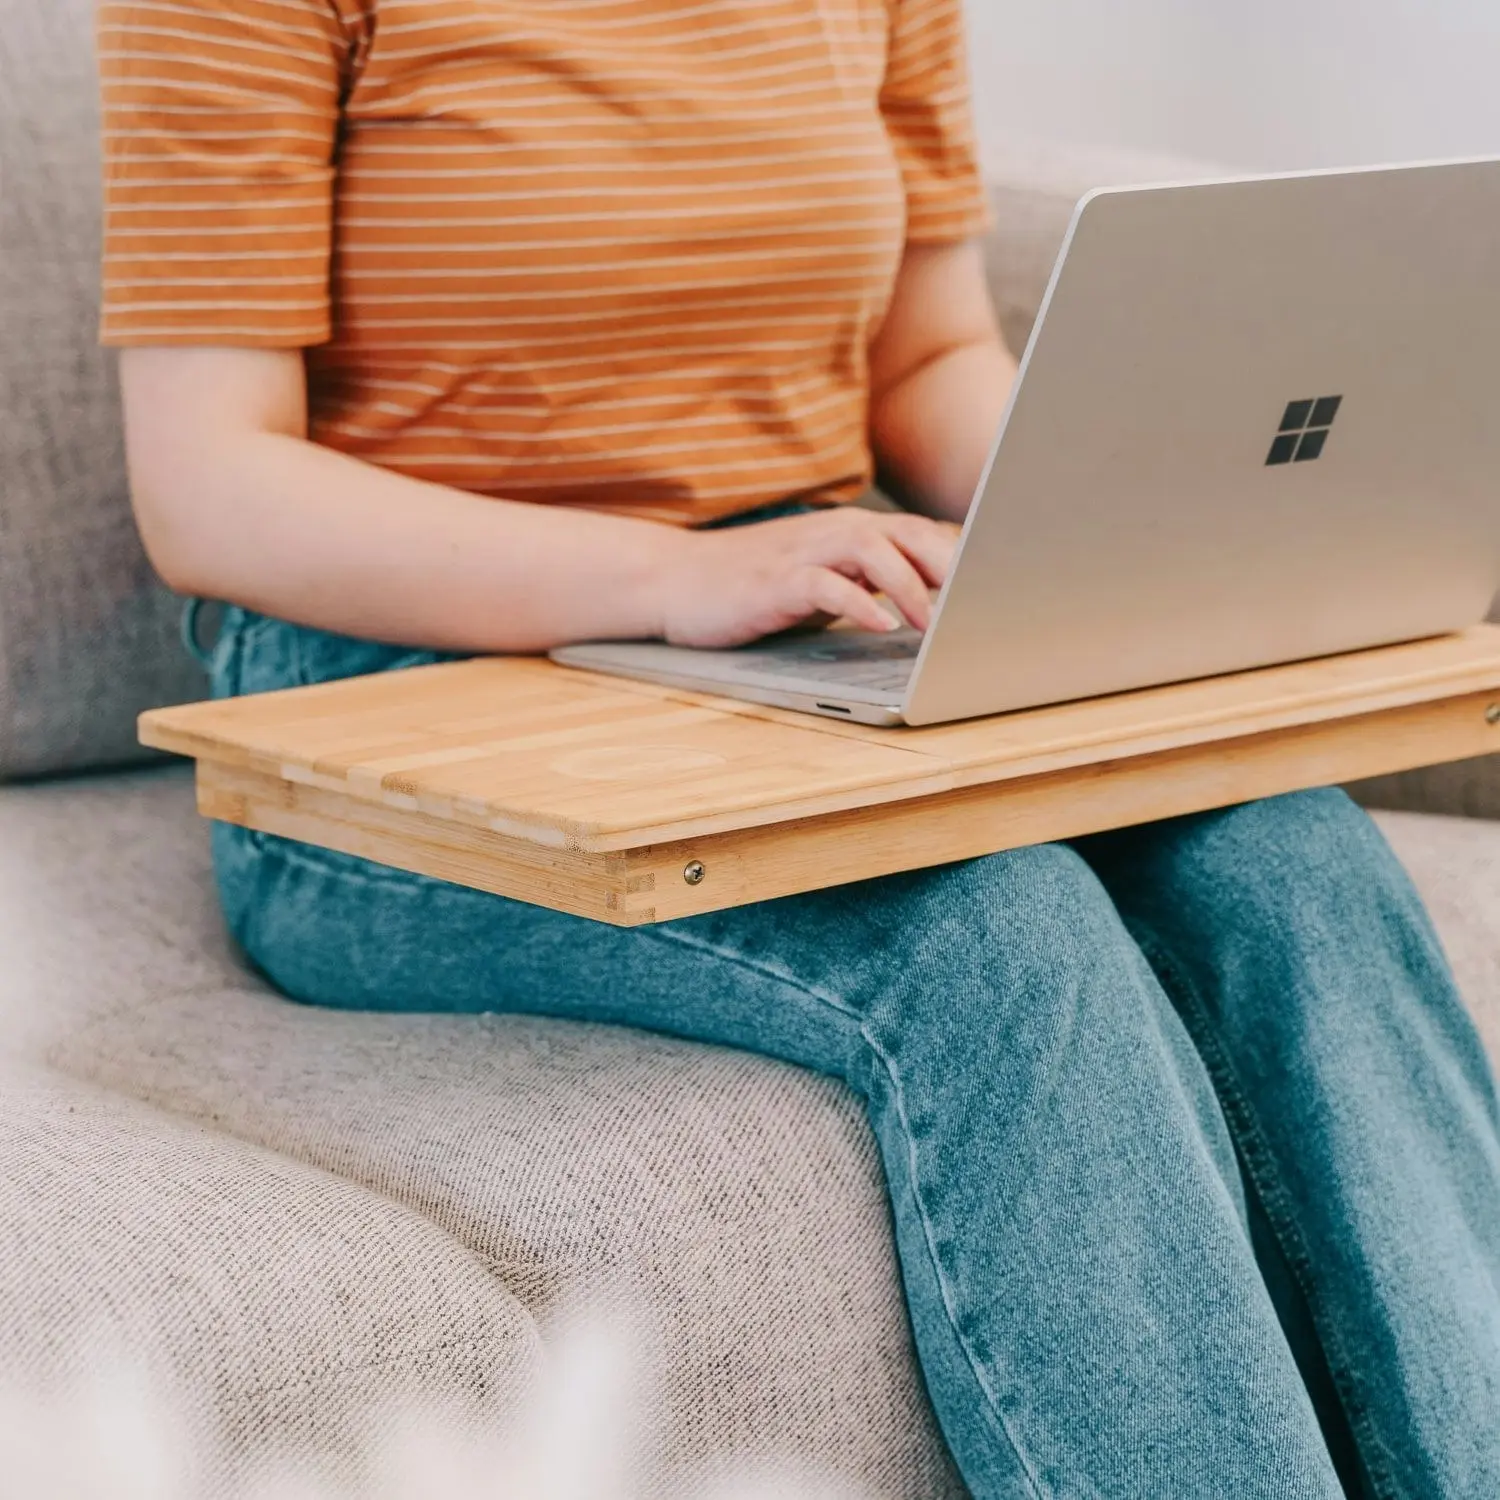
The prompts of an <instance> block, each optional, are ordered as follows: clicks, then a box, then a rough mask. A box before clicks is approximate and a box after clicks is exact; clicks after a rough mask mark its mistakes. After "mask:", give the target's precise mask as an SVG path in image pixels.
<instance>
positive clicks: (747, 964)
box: [640, 928, 1054, 1500]
mask: <svg viewBox="0 0 1500 1500" xmlns="http://www.w3.org/2000/svg"><path fill="white" fill-rule="evenodd" d="M640 935H641V936H642V937H649V938H653V939H655V940H656V941H657V942H670V943H678V944H681V945H682V946H683V947H687V948H692V949H694V950H695V951H697V952H699V953H706V954H709V955H711V956H712V957H714V958H717V959H718V960H719V961H720V962H722V963H727V964H731V965H733V966H735V967H736V968H740V969H743V970H744V971H745V972H747V973H750V974H754V975H756V976H757V977H759V978H761V979H769V980H773V981H774V982H776V983H777V984H783V985H786V986H787V987H788V988H790V989H794V990H796V991H798V992H799V993H801V994H803V995H805V996H807V997H808V998H809V999H810V1000H815V1001H817V1002H818V1003H819V1004H821V1005H825V1006H828V1007H829V1008H830V1009H832V1010H834V1011H837V1012H838V1013H839V1014H840V1015H842V1016H844V1017H846V1018H848V1019H850V1020H853V1021H855V1022H856V1023H857V1024H858V1027H859V1034H860V1038H861V1040H862V1041H863V1042H864V1044H865V1046H866V1047H867V1048H869V1050H870V1054H871V1055H872V1056H873V1057H874V1058H875V1059H876V1060H877V1061H878V1062H879V1064H880V1066H881V1067H882V1069H883V1070H884V1072H885V1074H886V1077H887V1078H888V1079H889V1080H890V1084H891V1088H892V1090H893V1091H894V1097H895V1104H896V1117H897V1119H898V1120H899V1122H900V1125H901V1134H902V1136H903V1138H904V1140H905V1142H906V1152H907V1170H908V1173H909V1175H910V1178H911V1193H912V1198H913V1200H914V1202H915V1204H916V1208H917V1215H918V1217H919V1219H920V1221H921V1224H922V1238H923V1241H924V1243H925V1245H926V1247H927V1255H928V1259H929V1261H930V1263H931V1265H932V1270H933V1274H934V1275H935V1276H936V1278H937V1283H938V1290H939V1292H940V1293H941V1294H942V1300H943V1312H944V1314H945V1315H946V1317H947V1319H948V1326H949V1328H951V1329H952V1331H953V1336H954V1338H955V1339H957V1340H958V1346H959V1348H960V1349H961V1350H962V1351H963V1355H964V1359H965V1360H966V1362H967V1363H968V1366H969V1368H970V1370H971V1371H972V1372H973V1375H974V1379H975V1382H976V1383H977V1384H978V1386H979V1389H980V1391H981V1392H982V1393H983V1395H984V1399H985V1401H986V1402H987V1403H988V1405H989V1408H990V1410H991V1411H992V1412H993V1413H994V1416H995V1419H996V1421H998V1422H999V1424H1000V1429H1001V1431H1002V1432H1003V1433H1004V1434H1005V1438H1006V1441H1007V1442H1008V1443H1009V1444H1010V1448H1011V1452H1012V1453H1013V1454H1014V1455H1015V1458H1016V1461H1017V1462H1018V1463H1019V1464H1020V1465H1021V1468H1022V1470H1023V1472H1024V1473H1025V1476H1026V1481H1027V1483H1028V1485H1029V1486H1030V1488H1031V1492H1032V1494H1033V1496H1034V1497H1036V1500H1054V1497H1053V1496H1052V1493H1051V1491H1049V1490H1048V1488H1047V1487H1046V1486H1045V1485H1044V1484H1043V1482H1042V1478H1041V1475H1040V1474H1039V1473H1038V1472H1037V1469H1036V1466H1035V1465H1034V1464H1033V1463H1032V1462H1031V1460H1030V1459H1029V1458H1028V1457H1027V1455H1026V1453H1025V1451H1024V1449H1023V1448H1022V1446H1021V1443H1020V1440H1019V1438H1018V1437H1017V1436H1016V1433H1015V1431H1014V1430H1013V1428H1012V1426H1011V1423H1010V1419H1009V1418H1008V1417H1007V1416H1006V1413H1005V1411H1004V1410H1003V1408H1002V1407H1001V1404H1000V1401H999V1398H998V1397H997V1396H996V1394H995V1392H994V1390H993V1389H992V1388H991V1385H990V1381H989V1379H988V1377H987V1375H986V1374H985V1371H984V1367H983V1363H982V1362H981V1361H980V1360H979V1358H978V1357H977V1356H976V1355H975V1353H974V1351H973V1349H972V1348H971V1347H970V1344H969V1340H968V1339H967V1338H966V1337H965V1335H964V1332H963V1330H962V1328H960V1326H959V1319H958V1315H957V1312H956V1311H955V1307H954V1293H953V1289H952V1286H951V1285H950V1283H949V1280H948V1277H947V1275H946V1274H945V1273H944V1270H943V1261H942V1256H941V1254H940V1252H939V1250H938V1245H937V1233H936V1230H935V1229H934V1228H933V1224H932V1219H931V1217H930V1216H929V1214H928V1211H927V1205H926V1203H925V1202H924V1201H923V1199H922V1192H921V1188H920V1186H919V1185H918V1176H917V1143H916V1137H915V1135H914V1134H913V1132H912V1128H911V1122H910V1119H909V1117H908V1115H907V1110H906V1094H905V1090H904V1089H903V1087H902V1084H901V1074H900V1071H899V1070H898V1069H897V1067H896V1062H895V1059H894V1058H893V1057H892V1056H891V1055H890V1053H888V1052H887V1051H886V1050H885V1048H884V1047H882V1046H881V1045H880V1043H879V1042H878V1041H877V1040H876V1039H875V1037H874V1036H873V1035H872V1034H871V1032H870V1029H869V1027H868V1026H867V1025H866V1023H865V1020H864V1018H863V1017H862V1016H861V1015H860V1014H859V1012H858V1011H857V1010H855V1009H854V1007H853V1006H851V1005H849V1004H848V1003H847V1002H846V1001H844V1000H842V999H840V998H839V997H838V996H837V995H834V994H831V993H829V992H828V991H825V990H821V989H818V988H817V987H815V986H813V985H810V984H808V983H806V981H804V980H801V979H798V978H797V977H796V976H795V975H791V974H787V973H785V972H783V971H781V970H778V969H776V968H774V967H773V966H771V965H769V964H764V963H760V962H757V961H756V960H755V959H751V958H747V957H746V956H745V955H744V954H742V953H736V952H735V951H734V950H732V949H728V948H724V947H722V946H720V945H718V944H715V943H711V942H707V941H704V940H703V939H700V938H695V937H692V936H690V935H688V934H687V933H684V932H677V931H673V930H671V929H669V928H643V929H641V931H640ZM887 1190H889V1184H887Z"/></svg>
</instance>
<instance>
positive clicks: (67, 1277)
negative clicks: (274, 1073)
mask: <svg viewBox="0 0 1500 1500" xmlns="http://www.w3.org/2000/svg"><path fill="white" fill-rule="evenodd" d="M0 1140H3V1141H4V1158H3V1170H0V1267H3V1270H0V1327H3V1328H4V1330H5V1336H4V1338H3V1340H0V1383H4V1385H5V1387H6V1388H7V1389H11V1388H18V1389H21V1390H26V1391H35V1390H38V1389H44V1388H46V1387H47V1386H49V1385H51V1384H53V1383H63V1382H71V1381H74V1380H77V1379H78V1378H79V1373H80V1372H81V1371H86V1370H90V1369H92V1370H94V1371H97V1372H98V1373H100V1374H104V1373H106V1372H107V1371H108V1370H109V1367H110V1366H111V1365H112V1364H113V1363H114V1362H116V1361H119V1362H121V1363H122V1364H123V1363H125V1362H126V1361H128V1363H129V1367H130V1368H132V1369H142V1368H144V1370H146V1371H149V1372H150V1373H151V1374H152V1375H153V1377H154V1379H155V1381H156V1382H157V1383H158V1384H159V1385H160V1387H161V1388H162V1390H163V1391H164V1392H168V1393H171V1394H172V1396H173V1397H174V1398H175V1399H176V1400H177V1401H178V1402H180V1403H181V1404H182V1406H183V1407H184V1408H185V1410H184V1415H185V1417H186V1418H187V1420H188V1422H189V1426H190V1431H191V1430H194V1429H196V1434H195V1435H196V1437H197V1442H196V1443H194V1444H193V1445H192V1446H193V1447H194V1448H195V1449H199V1450H201V1451H202V1452H204V1453H205V1454H206V1455H207V1456H209V1458H210V1462H211V1467H210V1468H209V1471H208V1472H205V1473H203V1474H201V1475H200V1476H199V1487H195V1492H197V1493H204V1494H207V1493H210V1492H213V1491H216V1490H217V1489H218V1488H219V1486H220V1485H222V1484H224V1483H226V1482H227V1481H228V1480H229V1479H230V1478H231V1477H232V1470H233V1468H234V1467H235V1465H236V1460H237V1456H239V1455H247V1454H250V1453H257V1452H259V1451H260V1450H261V1449H262V1447H263V1445H268V1444H269V1446H271V1447H272V1448H273V1449H280V1450H282V1451H283V1452H285V1453H286V1454H287V1455H288V1456H289V1457H302V1458H305V1457H307V1456H310V1455H312V1454H318V1455H323V1456H325V1457H326V1458H327V1459H328V1460H331V1461H332V1462H333V1463H334V1464H335V1466H336V1467H338V1468H342V1469H344V1470H345V1472H346V1474H348V1477H354V1474H353V1473H351V1472H350V1470H351V1469H352V1468H353V1466H354V1464H355V1463H356V1461H357V1455H358V1454H359V1453H360V1451H361V1450H362V1449H363V1448H364V1446H365V1445H366V1444H367V1443H368V1441H369V1439H370V1436H371V1434H370V1431H369V1424H370V1423H371V1422H372V1421H374V1420H375V1419H376V1417H377V1414H378V1413H381V1412H382V1411H385V1410H388V1409H393V1408H399V1409H401V1410H402V1411H404V1412H421V1411H423V1410H431V1411H434V1412H438V1413H441V1414H442V1415H443V1416H444V1417H458V1416H461V1417H465V1418H468V1419H470V1420H481V1421H487V1422H490V1423H496V1422H498V1421H502V1420H504V1419H505V1418H507V1417H509V1416H510V1415H511V1414H512V1413H513V1411H514V1410H515V1408H516V1407H517V1406H518V1405H519V1404H520V1400H521V1398H522V1397H523V1396H524V1394H525V1392H526V1390H527V1388H528V1386H529V1385H530V1384H531V1383H532V1382H533V1381H534V1380H535V1378H536V1374H537V1371H538V1369H539V1367H540V1360H541V1341H540V1338H539V1336H538V1333H537V1330H536V1327H535V1325H534V1323H533V1321H532V1319H531V1317H530V1316H529V1315H528V1314H527V1313H526V1312H525V1310H524V1309H523V1308H522V1307H521V1306H520V1304H519V1303H518V1302H517V1301H516V1299H515V1298H514V1297H513V1296H511V1294H510V1293H509V1292H508V1291H507V1290H506V1288H505V1285H504V1282H503V1280H502V1279H501V1278H500V1277H498V1276H496V1275H495V1273H494V1271H493V1269H492V1268H491V1267H490V1266H489V1265H488V1264H487V1263H486V1261H485V1259H484V1258H483V1256H481V1255H476V1254H475V1253H474V1252H473V1250H472V1249H471V1248H469V1247H468V1246H466V1245H465V1244H464V1243H462V1241H460V1240H458V1239H455V1238H454V1237H453V1236H452V1235H450V1234H448V1233H447V1232H445V1231H444V1230H443V1229H442V1228H441V1227H439V1226H438V1225H437V1224H435V1223H434V1222H432V1220H431V1219H429V1218H427V1217H425V1216H424V1215H422V1214H419V1213H415V1212H412V1211H411V1210H408V1209H400V1208H397V1207H396V1206H394V1205H393V1204H391V1203H389V1202H386V1201H385V1200H383V1199H381V1198H380V1197H378V1196H377V1195H375V1194H373V1193H370V1192H367V1191H365V1190H363V1189H362V1188H360V1187H358V1186H356V1185H355V1184H353V1183H349V1182H343V1181H341V1180H339V1179H338V1178H337V1177H331V1176H329V1175H328V1174H327V1173H324V1172H319V1171H317V1170H315V1169H313V1168H310V1167H305V1166H300V1165H298V1164H297V1163H295V1162H292V1161H288V1160H285V1159H282V1158H278V1157H276V1156H273V1155H272V1154H271V1153H269V1152H267V1151H265V1150H262V1149H259V1148H257V1147H254V1146H250V1145H245V1144H242V1143H240V1142H238V1141H235V1140H232V1139H229V1138H228V1137H226V1136H225V1135H224V1133H223V1132H221V1131H212V1130H209V1129H207V1128H205V1127H203V1126H200V1125H195V1124H192V1123H191V1122H189V1121H185V1120H180V1119H174V1118H173V1117H171V1116H169V1115H165V1114H162V1113H160V1112H159V1111H155V1110H151V1109H148V1108H145V1107H143V1106H141V1105H138V1104H134V1103H131V1102H129V1101H127V1100H124V1099H121V1098H118V1097H116V1096H113V1095H110V1094H107V1093H104V1092H102V1091H100V1090H97V1089H92V1088H87V1087H82V1086H80V1085H78V1084H77V1083H75V1082H72V1081H70V1080H67V1079H63V1078H60V1077H58V1076H56V1075H53V1074H49V1073H47V1072H45V1071H43V1070H39V1069H22V1068H18V1067H15V1066H9V1067H4V1068H0ZM214 1460H217V1462H214ZM226 1470H229V1471H230V1472H228V1473H226V1472H225V1471H226Z"/></svg>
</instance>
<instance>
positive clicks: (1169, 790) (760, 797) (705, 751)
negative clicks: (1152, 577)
mask: <svg viewBox="0 0 1500 1500" xmlns="http://www.w3.org/2000/svg"><path fill="white" fill-rule="evenodd" d="M141 738H142V740H143V741H144V742H145V743H146V744H148V745H153V746H156V747H157V748H159V749H162V750H169V751H174V752H176V753H178V754H180V755H186V756H191V757H192V758H193V759H195V760H196V761H197V763H198V806H199V810H200V811H201V812H202V813H203V814H204V816H206V817H210V818H217V819H221V820H223V821H225V822H229V823H239V824H243V825H244V826H245V827H248V828H257V829H260V830H262V831H264V832H266V833H273V834H281V835H284V836H286V837H288V838H293V839H300V840H302V841H303V842H306V843H310V844H319V845H323V846H324V847H326V848H329V849H337V850H341V851H343V852H345V853H348V854H356V855H361V856H363V857H365V858H367V859H371V860H375V861H377V862H379V863H382V864H387V865H394V866H397V867H399V868H401V869H406V870H414V871H417V872H419V873H421V874H425V875H433V876H437V877H438V878H440V879H443V880H449V881H454V882H456V883H458V884H460V885H468V886H474V887H476V888H478V889H480V890H485V891H493V892H495V893H497V894H499V895H503V896H511V897H515V898H517V899H519V900H522V901H529V902H533V903H536V904H538V905H541V906H548V907H553V908H555V909H557V910H559V911H565V912H572V913H575V914H577V915H580V916H585V917H592V918H595V919H597V920H599V921H601V922H609V923H614V924H616V925H618V926H635V925H637V924H640V923H647V922H662V921H666V920H669V919H671V918H674V917H683V916H689V915H692V914H694V913H697V912H705V911H712V910H716V909H718V908H721V907H728V906H740V905H743V904H745V903H747V902H751V901H761V900H765V899H768V898H771V897H775V896H786V895H790V894H792V893H794V892H797V891H807V890H814V889H820V888H822V887H825V886H833V885H843V884H846V883H847V882H850V881H855V880H863V879H868V878H870V877H872V876H877V875H887V874H891V873H894V872H896V871H898V870H910V869H917V868H920V867H923V866H927V865H935V864H943V863H947V862H949V861H952V860H957V859H965V858H970V857H972V856H975V855H980V854H989V853H995V852H997V851H999V850H1002V849H1010V848H1015V847H1018V846H1020V845H1024V844H1036V843H1044V842H1048V841H1050V840H1054V839H1062V838H1074V837H1078V836H1080V835H1082V834H1086V833H1093V832H1099V831H1102V830H1104V829H1109V828H1119V827H1124V826H1126V825H1130V824H1135V823H1143V822H1148V821H1152V820H1154V819H1158V818H1163V817H1170V816H1175V815H1177V814H1181V813H1189V812H1201V811H1204V810H1206V809H1208V808H1213V807H1224V806H1229V805H1232V804H1234V803H1237V802H1243V801H1248V800H1250V799H1252V798H1257V797H1265V796H1271V795H1275V794H1277V793H1281V792H1287V791H1294V790H1298V789H1301V788H1305V787H1312V786H1324V785H1330V784H1335V783H1339V782H1344V781H1350V780H1355V779H1357V778H1360V777H1364V776H1374V775H1381V774H1384V773H1386V772H1390V771H1398V770H1406V769H1409V768H1411V767H1414V766H1419V765H1429V764H1434V763H1436V762H1439V761H1446V760H1459V759H1464V758H1467V757H1470V756H1476V755H1482V754H1485V753H1486V752H1489V751H1494V750H1500V626H1481V627H1479V628H1477V629H1475V630H1471V631H1466V632H1464V633H1463V634H1461V635H1455V636H1446V637H1442V638H1440V639H1436V640H1430V641H1421V642H1417V643H1414V644H1411V645H1403V646H1393V647H1385V648H1381V649H1379V650H1374V651H1363V652H1358V653H1355V654H1353V655H1349V656H1339V657H1331V658H1327V659H1324V660H1321V661H1315V662H1303V663H1298V664H1296V665H1293V666H1284V667H1273V668H1268V669H1265V670H1262V671H1256V672H1245V673H1240V674H1237V675H1235V676H1230V677H1219V678H1212V679H1209V680H1207V681H1202V682H1193V683H1184V684H1180V685H1177V686H1173V687H1165V688H1155V689H1151V690H1149V691H1146V692H1137V693H1127V694H1121V695H1119V696H1116V697H1111V698H1101V699H1095V700H1091V701H1088V702H1083V703H1072V704H1065V705H1063V706H1061V707H1055V708H1043V709H1035V710H1031V711H1028V712H1024V713H1014V714H1006V715H1002V716H1001V717H998V718H992V719H977V720H970V721H968V722H964V723H959V724H949V725H943V726H939V727H937V728H929V729H871V728H866V727H864V726H861V725H857V724H847V723H840V722H838V721H836V720H831V719H821V718H813V717H810V716H808V715H803V714H793V713H788V712H783V711H781V710H778V709H772V708H760V707H757V706H755V705H753V704H746V703H736V702H732V701H730V700H727V699H721V698H710V697H705V696H703V695H700V694H695V693H690V692H683V691H680V690H677V689H672V688H663V687H655V686H652V685H649V684H645V683H633V682H623V681H621V680H619V679H616V678H606V677H598V676H593V675H590V674H588V673H584V672H577V671H572V670H569V669H568V668H565V667H558V666H554V665H552V664H551V663H549V662H546V661H540V660H535V659H529V658H528V659H523V658H481V659H476V660H473V661H464V662H456V663H451V664H444V665H439V666H431V667H418V668H413V669H411V670H409V671H402V672H393V673H388V674H385V675H382V676H378V677H366V678H354V679H351V680H349V681H345V682H337V683H328V684H324V685H320V686H315V687H306V688H293V689H290V690H288V691H285V692H278V693H268V694H264V695H261V696H258V697H249V698H239V699H233V700H228V701H222V702H215V703H196V704H189V705H187V706H186V707H181V708H169V709H160V710H157V711H156V712H153V713H148V714H146V715H144V716H143V718H142V720H141Z"/></svg>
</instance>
